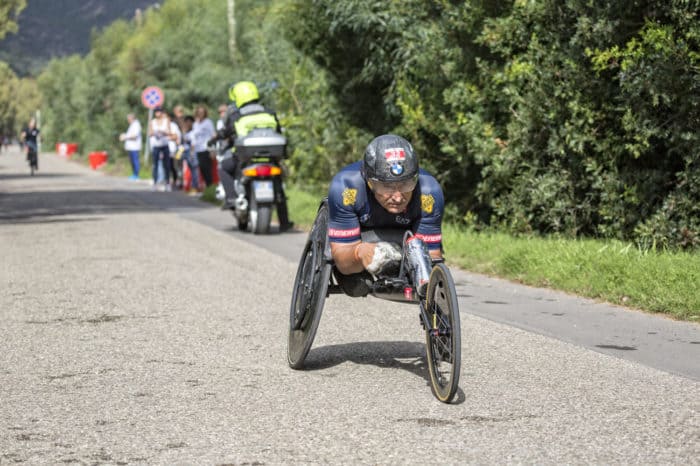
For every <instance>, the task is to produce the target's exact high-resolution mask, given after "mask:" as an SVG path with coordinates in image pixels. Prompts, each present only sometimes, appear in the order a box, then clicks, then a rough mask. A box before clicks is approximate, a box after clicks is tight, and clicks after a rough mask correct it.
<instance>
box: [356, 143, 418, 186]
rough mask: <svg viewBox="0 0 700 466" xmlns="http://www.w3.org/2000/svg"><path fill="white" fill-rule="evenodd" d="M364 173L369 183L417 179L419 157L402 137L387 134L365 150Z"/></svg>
mask: <svg viewBox="0 0 700 466" xmlns="http://www.w3.org/2000/svg"><path fill="white" fill-rule="evenodd" d="M362 172H363V175H364V177H365V179H366V180H367V181H370V180H374V181H381V182H396V181H406V180H412V179H416V177H417V176H418V156H417V155H416V153H415V152H413V146H411V143H409V142H408V141H407V140H405V139H404V138H402V137H401V136H396V135H394V134H385V135H383V136H378V137H376V138H374V139H373V140H372V142H370V143H369V145H368V146H367V149H365V156H364V159H363V161H362Z"/></svg>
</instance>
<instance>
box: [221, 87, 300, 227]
mask: <svg viewBox="0 0 700 466" xmlns="http://www.w3.org/2000/svg"><path fill="white" fill-rule="evenodd" d="M228 95H229V99H230V100H231V101H232V104H231V105H229V106H228V108H227V110H226V116H225V117H224V125H223V128H222V129H219V130H217V133H216V135H215V136H214V137H213V138H212V139H210V140H209V145H213V144H214V143H216V141H219V140H223V141H225V143H224V145H225V148H224V149H223V150H222V154H224V158H223V160H222V161H221V163H220V165H219V179H220V180H221V184H222V186H223V187H224V191H225V199H224V206H225V207H227V208H230V207H233V206H234V205H235V202H236V198H237V197H241V196H244V195H245V193H244V192H242V187H239V183H238V181H239V180H240V177H241V166H240V165H241V164H240V161H239V159H238V157H237V156H236V153H235V151H231V150H229V149H230V148H231V147H232V146H233V144H234V141H235V140H236V138H238V137H243V136H245V135H246V134H248V133H249V132H250V131H251V130H252V129H254V128H272V129H274V130H275V131H277V132H278V133H280V132H281V127H280V123H279V120H278V119H277V114H276V113H275V112H274V111H272V110H271V109H269V108H267V107H264V106H263V105H261V104H260V102H259V101H260V93H259V92H258V88H257V86H256V85H255V84H254V83H253V82H251V81H240V82H238V83H236V84H234V85H233V86H231V88H230V89H229V93H228ZM276 204H277V217H278V218H279V222H280V231H286V230H289V229H290V228H292V226H294V223H293V222H290V221H289V214H288V211H287V198H286V196H285V194H284V188H283V187H282V183H280V199H278V200H277V202H276Z"/></svg>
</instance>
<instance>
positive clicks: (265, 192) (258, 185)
mask: <svg viewBox="0 0 700 466" xmlns="http://www.w3.org/2000/svg"><path fill="white" fill-rule="evenodd" d="M253 190H254V191H255V200H256V201H258V202H272V201H273V200H274V199H275V191H274V189H273V188H272V181H253Z"/></svg>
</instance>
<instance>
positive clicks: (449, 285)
mask: <svg viewBox="0 0 700 466" xmlns="http://www.w3.org/2000/svg"><path fill="white" fill-rule="evenodd" d="M425 303H426V304H425V311H426V313H427V317H428V320H429V321H430V326H429V327H428V328H426V331H425V345H426V353H427V359H428V370H429V371H430V383H431V388H432V391H433V394H434V395H435V397H436V398H437V399H438V400H440V401H442V402H443V403H449V402H450V401H452V398H454V396H455V394H456V393H457V389H458V388H459V372H460V367H461V356H462V343H461V331H460V322H459V304H458V302H457V291H456V289H455V284H454V280H453V279H452V275H451V274H450V271H449V269H448V268H447V266H446V265H445V264H442V263H440V264H436V265H435V266H434V267H433V270H432V272H431V273H430V281H429V282H428V291H427V293H426V301H425Z"/></svg>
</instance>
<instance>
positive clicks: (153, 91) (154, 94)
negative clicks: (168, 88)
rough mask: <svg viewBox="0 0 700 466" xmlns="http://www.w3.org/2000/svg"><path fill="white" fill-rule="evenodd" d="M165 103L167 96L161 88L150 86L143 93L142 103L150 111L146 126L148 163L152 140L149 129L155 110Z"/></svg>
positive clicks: (146, 157)
mask: <svg viewBox="0 0 700 466" xmlns="http://www.w3.org/2000/svg"><path fill="white" fill-rule="evenodd" d="M163 102H165V95H164V94H163V91H162V90H161V89H160V88H159V87H156V86H148V87H147V88H146V89H144V90H143V92H142V93H141V103H143V106H144V107H146V108H147V109H148V123H147V124H146V153H145V161H146V162H148V156H149V154H150V153H151V144H150V138H149V137H148V128H150V127H151V120H152V119H153V109H154V108H156V107H162V106H163Z"/></svg>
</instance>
